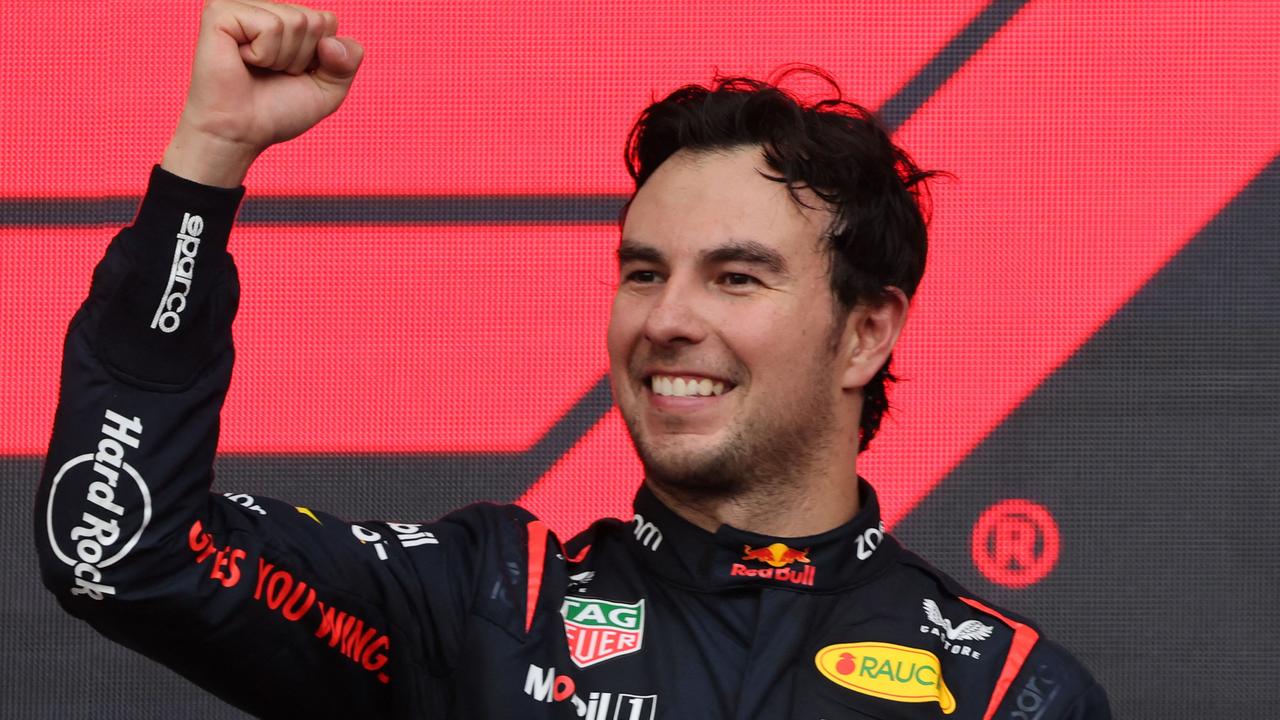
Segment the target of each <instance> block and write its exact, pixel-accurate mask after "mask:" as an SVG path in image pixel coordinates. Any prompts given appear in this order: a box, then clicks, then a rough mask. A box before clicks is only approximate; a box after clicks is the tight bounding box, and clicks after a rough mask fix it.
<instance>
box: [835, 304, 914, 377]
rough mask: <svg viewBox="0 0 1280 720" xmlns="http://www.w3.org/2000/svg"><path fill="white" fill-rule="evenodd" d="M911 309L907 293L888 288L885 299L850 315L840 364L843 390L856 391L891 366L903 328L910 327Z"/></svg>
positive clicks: (845, 330)
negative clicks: (891, 358)
mask: <svg viewBox="0 0 1280 720" xmlns="http://www.w3.org/2000/svg"><path fill="white" fill-rule="evenodd" d="M910 306H911V302H910V301H909V300H907V296H906V294H905V293H903V292H902V291H901V290H899V289H898V288H896V287H889V288H885V294H884V296H883V297H881V298H878V299H877V300H875V301H871V302H866V303H859V304H858V305H857V306H855V307H854V308H853V310H851V311H849V317H848V318H846V319H845V328H844V334H843V336H842V337H841V343H840V351H841V355H840V360H841V362H842V363H844V368H845V370H844V376H843V377H842V378H841V387H843V388H844V389H845V390H854V389H857V388H861V387H863V386H865V385H866V384H867V383H868V382H871V378H872V377H873V376H874V375H875V374H876V372H877V371H878V370H879V369H880V368H881V367H883V366H884V364H885V363H886V362H888V360H889V354H890V353H891V352H893V346H894V345H895V344H897V342H898V335H899V334H900V333H901V332H902V326H903V325H905V324H906V323H907V311H908V310H909V309H910Z"/></svg>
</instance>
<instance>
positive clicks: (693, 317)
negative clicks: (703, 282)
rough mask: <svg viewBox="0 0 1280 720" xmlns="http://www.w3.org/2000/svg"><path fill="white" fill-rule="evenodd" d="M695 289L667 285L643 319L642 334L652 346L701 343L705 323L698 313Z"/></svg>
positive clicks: (705, 329)
mask: <svg viewBox="0 0 1280 720" xmlns="http://www.w3.org/2000/svg"><path fill="white" fill-rule="evenodd" d="M696 296H697V290H696V289H695V288H690V287H682V286H681V285H679V284H676V283H673V282H668V283H667V284H666V285H665V286H664V287H663V290H662V294H661V295H660V296H659V297H658V300H657V303H656V304H654V305H653V307H651V308H650V309H649V314H648V316H647V317H645V323H644V334H645V338H646V339H647V340H649V342H651V343H653V344H655V345H676V344H680V343H688V344H694V343H699V342H702V340H703V339H704V338H705V337H706V334H707V324H706V321H705V319H704V318H703V317H702V315H701V314H700V313H699V311H698V304H697V297H696Z"/></svg>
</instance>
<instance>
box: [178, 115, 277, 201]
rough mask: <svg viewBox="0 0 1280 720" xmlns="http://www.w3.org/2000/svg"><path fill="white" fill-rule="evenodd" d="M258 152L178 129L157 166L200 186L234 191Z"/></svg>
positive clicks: (231, 142)
mask: <svg viewBox="0 0 1280 720" xmlns="http://www.w3.org/2000/svg"><path fill="white" fill-rule="evenodd" d="M257 157H258V151H257V150H254V149H253V148H250V147H249V146H247V145H245V144H243V143H237V142H235V141H231V140H225V139H222V138H217V137H211V136H208V135H204V134H201V133H199V132H193V131H186V130H184V129H183V128H181V127H179V128H178V130H177V131H176V132H174V134H173V138H172V139H171V140H170V141H169V145H168V147H166V148H165V151H164V159H163V160H162V161H161V162H160V167H162V168H164V169H165V170H167V171H168V172H171V173H173V174H174V175H177V176H178V177H181V178H185V179H187V180H190V181H192V182H197V183H200V184H201V185H210V186H213V187H222V188H238V187H240V186H241V185H242V184H244V178H245V176H246V175H247V174H248V173H249V167H250V166H251V165H253V161H254V160H256V159H257Z"/></svg>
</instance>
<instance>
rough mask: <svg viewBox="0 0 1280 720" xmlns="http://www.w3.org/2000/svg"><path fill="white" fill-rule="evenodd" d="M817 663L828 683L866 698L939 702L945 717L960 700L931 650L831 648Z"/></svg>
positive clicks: (861, 645)
mask: <svg viewBox="0 0 1280 720" xmlns="http://www.w3.org/2000/svg"><path fill="white" fill-rule="evenodd" d="M813 661H814V663H815V664H817V666H818V671H819V672H821V673H822V674H823V675H824V676H826V678H827V679H828V680H830V681H831V682H833V683H835V684H837V685H839V686H841V687H845V688H848V689H850V690H853V691H854V692H860V693H862V694H864V695H871V696H873V697H878V698H884V699H885V700H893V701H895V702H912V703H919V702H935V701H936V702H937V703H938V705H939V706H941V707H942V712H943V714H944V715H950V714H951V713H953V712H955V711H956V699H955V696H953V695H952V694H951V691H950V690H948V689H947V685H946V683H945V682H943V681H942V663H941V662H940V661H939V660H938V656H936V655H934V654H933V653H931V652H929V651H928V650H921V649H919V648H911V647H903V646H902V645H891V644H889V643H881V642H858V643H841V644H839V645H828V646H826V647H824V648H822V649H821V650H819V651H818V654H817V655H815V656H814V658H813Z"/></svg>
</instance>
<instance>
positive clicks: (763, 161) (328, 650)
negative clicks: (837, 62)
mask: <svg viewBox="0 0 1280 720" xmlns="http://www.w3.org/2000/svg"><path fill="white" fill-rule="evenodd" d="M336 29H337V19H336V17H334V16H333V15H332V14H329V13H321V12H316V11H312V10H309V9H306V8H300V7H297V6H291V5H274V4H271V3H266V2H257V1H248V0H245V1H241V2H237V1H235V0H215V1H213V2H209V3H208V4H207V6H206V9H205V13H204V16H203V19H202V23H201V31H200V38H199V41H198V43H197V47H196V61H195V64H194V67H193V72H192V81H191V88H190V91H189V94H188V98H187V102H186V105H185V107H184V110H183V114H182V118H181V120H180V122H179V124H178V128H177V130H176V132H175V135H174V139H173V141H172V142H171V144H170V145H169V147H168V149H167V151H166V152H165V155H164V158H163V161H162V163H161V165H160V166H159V167H157V168H156V169H155V170H154V171H153V173H152V176H151V182H150V186H149V188H148V191H147V194H146V196H145V198H144V200H143V202H142V206H141V207H140V209H139V211H138V215H137V218H136V219H135V221H134V223H133V225H132V226H130V227H128V228H125V229H124V230H122V231H121V232H120V234H119V235H118V236H117V237H116V238H115V240H114V241H113V242H112V244H111V246H110V247H109V248H108V250H107V253H106V255H105V257H104V258H103V260H102V262H101V263H100V264H99V266H98V268H97V270H96V271H95V273H94V279H93V285H92V288H91V290H90V294H89V298H88V300H87V301H86V302H85V303H84V305H83V306H82V307H81V309H80V312H79V313H78V314H77V316H76V318H75V319H74V320H73V321H72V324H71V328H70V330H69V332H68V335H67V341H66V349H65V356H64V364H63V374H62V394H61V398H60V402H59V406H58V411H57V416H56V421H55V428H54V433H53V438H52V440H51V443H50V449H49V456H48V462H47V463H46V467H45V470H44V474H43V477H42V481H41V485H40V489H39V494H38V496H37V508H36V542H37V546H38V550H39V553H40V559H41V567H42V572H43V576H44V581H45V583H46V585H47V586H48V587H49V588H50V589H51V590H52V591H53V592H54V593H55V594H56V595H57V597H58V600H59V602H60V603H61V604H62V605H63V607H65V608H66V609H67V610H68V611H69V612H70V613H72V614H73V615H76V616H78V617H82V618H84V619H86V620H87V621H88V622H90V623H91V624H92V625H93V626H94V627H95V628H97V629H98V630H99V631H100V632H102V633H103V634H104V635H106V636H107V637H109V638H111V639H113V640H116V641H118V642H120V643H123V644H125V645H127V646H129V647H131V648H134V649H136V650H138V651H139V652H142V653H145V654H146V655H148V656H149V657H152V658H154V659H156V660H158V661H160V662H163V663H165V664H167V665H169V666H170V667H172V668H173V669H175V670H176V671H177V672H179V673H181V674H183V675H184V676H186V677H188V678H190V679H191V680H192V681H194V682H196V683H198V684H200V685H201V686H203V687H205V688H207V689H208V690H209V691H211V692H214V693H216V694H218V695H219V696H220V697H223V698H224V699H226V700H227V701H228V702H231V703H233V704H235V705H237V706H239V707H241V708H244V709H246V710H248V711H250V712H253V713H256V714H259V715H263V716H271V717H290V718H293V717H405V718H410V717H453V718H478V719H481V720H485V719H498V718H587V719H588V720H653V719H655V718H667V719H671V718H741V719H745V718H803V719H805V720H817V719H818V718H826V719H828V720H836V719H838V718H885V719H888V718H935V717H954V718H972V719H982V720H986V719H988V718H1008V719H1013V718H1024V719H1028V720H1030V719H1033V718H1034V719H1038V720H1048V719H1050V718H1075V719H1081V718H1107V717H1109V711H1108V710H1107V702H1106V697H1105V694H1104V693H1103V691H1102V690H1101V688H1099V687H1098V685H1097V684H1096V683H1094V681H1093V680H1092V678H1091V677H1090V676H1089V674H1088V672H1087V671H1086V670H1085V669H1084V668H1083V667H1082V666H1081V665H1080V664H1079V663H1078V662H1076V661H1075V660H1074V659H1072V657H1071V656H1070V655H1069V654H1068V653H1067V652H1066V651H1065V650H1063V649H1062V648H1061V647H1060V646H1058V645H1056V644H1054V643H1052V642H1050V641H1049V640H1047V639H1045V638H1044V637H1043V636H1042V635H1041V633H1040V632H1039V631H1038V630H1036V629H1035V628H1034V627H1033V626H1032V625H1031V624H1030V623H1028V622H1027V621H1025V620H1023V619H1019V618H1016V617H1015V616H1013V615H1012V614H1010V613H1008V612H1005V611H1001V610H998V609H996V608H993V607H991V606H990V605H989V604H988V603H985V602H983V601H981V600H979V599H976V598H974V597H973V596H972V595H971V594H969V593H968V592H967V591H965V590H964V589H963V588H961V587H959V586H957V585H956V584H955V583H954V582H953V581H952V580H950V579H949V578H947V577H946V576H945V575H943V574H942V573H940V572H938V571H936V570H934V569H933V568H931V567H930V566H929V565H928V564H926V563H925V562H923V561H922V560H920V559H919V558H918V557H916V556H914V555H912V554H911V553H909V552H907V551H906V550H904V549H903V548H902V547H901V546H899V545H898V544H897V542H896V541H895V540H894V539H893V538H892V537H890V536H888V535H886V534H885V532H884V528H883V525H882V524H881V523H880V517H879V506H878V503H877V501H876V495H875V492H874V490H873V489H872V487H871V485H870V484H869V483H867V482H866V481H865V480H862V479H860V478H859V477H858V474H857V458H858V453H859V452H860V451H861V450H862V449H864V448H865V447H866V446H867V444H868V443H869V442H871V441H872V439H873V437H874V435H875V433H876V430H877V428H878V426H879V423H880V419H881V417H882V416H883V414H884V412H885V410H886V408H887V401H886V385H887V384H888V383H889V382H891V381H892V375H891V374H890V372H889V361H890V355H891V353H892V350H893V347H894V344H895V342H896V340H897V338H898V335H899V333H900V332H901V330H902V328H903V325H904V323H905V321H906V318H907V312H908V307H909V302H910V297H911V296H912V295H913V294H914V292H915V288H916V286H917V285H918V283H919V281H920V278H921V275H922V274H923V272H924V260H925V245H926V241H925V222H924V217H923V213H922V212H921V209H920V202H921V199H922V197H921V196H922V192H923V186H922V183H923V182H924V180H926V179H927V177H928V176H929V173H925V172H921V171H920V170H919V169H918V168H916V167H915V165H914V164H913V163H912V162H911V160H910V158H909V157H908V156H907V155H906V154H905V153H904V152H903V151H902V150H900V149H899V148H897V147H896V146H894V144H893V143H892V141H891V139H890V138H889V136H888V135H887V134H886V133H885V132H884V131H883V129H882V128H881V127H880V126H879V124H878V123H877V122H876V121H875V120H874V118H873V117H872V116H871V115H870V114H869V113H867V112H866V111H864V110H862V109H861V108H859V107H857V106H856V105H852V104H850V103H847V102H841V101H835V100H830V101H823V102H820V103H816V104H806V103H803V102H801V101H799V100H797V99H795V98H793V97H792V96H791V95H789V94H787V93H785V92H783V91H782V90H780V89H778V88H777V87H775V86H773V85H770V84H766V83H761V82H756V81H751V80H747V79H729V80H721V81H719V82H718V83H716V84H715V85H714V86H713V87H711V88H703V87H698V86H688V87H685V88H681V89H680V90H677V91H676V92H675V93H673V94H671V95H670V96H668V97H667V98H665V99H663V100H661V101H659V102H656V103H654V104H653V105H652V106H650V107H649V108H648V109H647V110H646V111H645V113H644V114H643V115H642V117H641V118H640V120H639V121H638V123H637V124H636V126H635V129H634V130H633V132H632V135H631V138H630V141H629V145H628V147H629V165H630V170H631V173H632V175H633V176H634V178H635V181H636V192H635V194H634V196H633V197H632V199H631V201H630V203H629V204H628V207H627V212H626V216H625V220H624V223H623V228H622V238H621V240H620V243H619V246H618V262H619V273H620V277H619V287H618V291H617V296H616V298H615V301H614V306H613V311H612V317H611V320H610V324H609V333H608V347H609V356H610V362H611V367H612V369H611V379H612V385H613V393H614V398H615V400H616V402H617V404H618V406H619V408H620V409H621V411H622V414H623V417H624V418H625V420H626V423H627V427H628V429H629V431H630V433H631V437H632V439H633V440H634V442H635V446H636V450H637V452H638V453H639V456H640V458H641V460H642V462H643V465H644V469H645V480H644V483H643V484H642V485H641V487H640V488H639V489H638V491H637V495H636V501H635V508H636V514H635V517H634V518H633V519H632V520H631V521H629V522H622V521H618V520H612V519H606V520H602V521H600V522H598V523H596V524H595V525H593V526H592V527H591V528H590V529H589V530H587V531H586V532H585V533H583V534H582V535H580V536H578V537H576V538H574V539H572V540H570V541H568V542H567V543H564V544H561V542H560V541H559V540H558V539H557V538H556V537H555V536H554V534H552V533H551V532H550V531H549V530H548V529H547V528H546V526H545V525H543V524H542V523H541V522H540V521H538V520H537V519H536V518H534V517H533V516H531V515H530V514H529V513H528V512H526V511H525V510H522V509H520V508H518V507H514V506H505V507H499V506H493V505H477V506H472V507H469V508H464V509H462V510H459V511H457V512H455V513H453V514H451V515H448V516H446V517H445V518H442V519H439V520H436V521H433V522H426V523H400V522H380V521H362V522H359V523H349V522H346V521H344V520H341V519H339V518H338V517H336V516H333V515H329V514H326V513H323V512H319V511H316V510H312V509H310V508H308V507H305V506H295V505H293V504H292V503H285V502H280V501H275V500H271V499H268V498H263V497H254V498H248V496H243V495H242V496H236V497H233V498H224V497H222V496H220V495H215V494H211V493H210V492H209V486H210V483H211V481H212V476H213V473H212V463H213V459H214V456H215V451H216V448H217V441H218V421H219V412H220V409H221V406H222V402H223V398H224V397H225V394H226V392H227V388H228V386H229V383H230V381H231V374H232V360H233V351H232V344H231V322H232V318H233V316H234V314H235V310H236V305H237V300H238V292H239V290H238V284H237V281H236V271H235V266H234V263H233V262H232V259H231V256H230V255H229V254H228V253H227V251H226V247H227V242H228V238H229V235H230V232H231V227H232V224H233V220H234V217H235V212H236V209H237V207H238V205H239V202H240V200H241V198H242V196H243V193H244V189H243V188H242V187H239V186H240V183H241V182H242V181H243V179H244V177H245V173H246V172H247V170H248V168H249V167H250V166H251V164H252V163H253V161H254V159H255V158H256V157H257V156H258V155H259V154H260V153H261V152H262V151H263V150H264V149H266V148H267V147H269V146H270V145H272V144H274V143H278V142H283V141H286V140H288V139H290V138H292V137H295V136H297V135H298V134H300V133H302V132H305V131H306V130H307V129H309V128H310V127H312V126H313V125H315V124H316V123H317V122H319V121H320V120H321V119H322V118H323V117H325V116H326V115H328V114H329V113H332V112H333V111H335V110H336V109H337V108H338V106H339V105H340V104H341V102H342V101H343V99H344V98H345V96H346V93H347V91H348V88H349V87H350V84H351V82H352V80H353V78H354V76H355V74H356V71H357V69H358V67H359V66H360V62H361V59H362V55H363V49H362V48H361V46H360V45H359V44H358V43H356V42H355V41H354V40H351V39H349V38H339V37H337V35H336ZM429 410H430V409H429V408H428V409H424V412H429ZM246 498H247V501H246ZM406 510H407V511H409V512H411V509H406ZM117 710H118V712H119V713H120V714H121V715H126V714H129V713H130V711H131V710H132V709H131V708H118V709H117Z"/></svg>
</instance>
